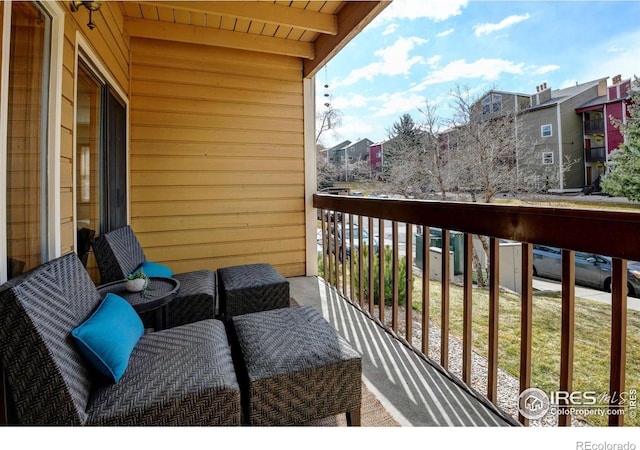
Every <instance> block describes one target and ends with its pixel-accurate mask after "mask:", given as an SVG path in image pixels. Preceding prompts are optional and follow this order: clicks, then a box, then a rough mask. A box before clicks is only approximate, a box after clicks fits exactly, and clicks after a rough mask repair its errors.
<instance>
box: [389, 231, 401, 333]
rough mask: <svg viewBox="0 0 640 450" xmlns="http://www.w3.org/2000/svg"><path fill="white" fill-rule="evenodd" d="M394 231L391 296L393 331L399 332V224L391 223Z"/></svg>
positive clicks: (392, 233) (392, 232)
mask: <svg viewBox="0 0 640 450" xmlns="http://www.w3.org/2000/svg"><path fill="white" fill-rule="evenodd" d="M391 226H392V231H391V236H392V242H393V243H392V245H391V252H392V254H393V258H392V264H391V274H392V275H391V277H392V280H391V283H392V286H393V290H392V294H391V329H392V330H393V331H395V332H396V333H397V332H398V300H399V299H398V296H399V295H398V291H399V290H400V280H399V278H400V275H399V273H398V272H399V267H398V266H399V262H400V261H399V259H400V256H399V255H398V222H391Z"/></svg>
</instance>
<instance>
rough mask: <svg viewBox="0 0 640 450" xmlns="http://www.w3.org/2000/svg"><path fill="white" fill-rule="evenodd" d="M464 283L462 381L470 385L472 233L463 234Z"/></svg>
mask: <svg viewBox="0 0 640 450" xmlns="http://www.w3.org/2000/svg"><path fill="white" fill-rule="evenodd" d="M463 248H464V283H463V287H462V289H463V291H464V292H463V299H462V309H463V310H462V381H464V382H465V383H466V384H467V385H469V386H471V350H472V349H473V332H472V325H473V235H472V234H469V233H465V234H464V246H463Z"/></svg>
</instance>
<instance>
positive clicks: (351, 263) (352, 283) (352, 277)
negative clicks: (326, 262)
mask: <svg viewBox="0 0 640 450" xmlns="http://www.w3.org/2000/svg"><path fill="white" fill-rule="evenodd" d="M353 231H354V228H353V214H349V248H350V253H351V254H350V256H349V296H350V298H351V301H355V297H356V290H355V284H356V272H355V270H354V269H355V263H354V258H355V254H356V253H359V250H360V249H361V248H362V247H358V251H357V252H356V250H355V246H354V245H353ZM358 233H360V234H362V230H360V229H358Z"/></svg>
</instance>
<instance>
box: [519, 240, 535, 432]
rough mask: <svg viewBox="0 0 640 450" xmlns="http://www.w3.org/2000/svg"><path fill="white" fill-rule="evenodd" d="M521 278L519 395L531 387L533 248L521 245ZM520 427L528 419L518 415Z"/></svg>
mask: <svg viewBox="0 0 640 450" xmlns="http://www.w3.org/2000/svg"><path fill="white" fill-rule="evenodd" d="M521 261H522V278H521V283H520V285H521V287H522V293H521V295H520V302H521V309H520V393H522V392H523V391H525V390H526V389H528V388H530V387H531V330H532V325H533V246H532V245H531V244H526V243H524V244H522V259H521ZM518 420H519V421H520V423H521V424H522V425H525V426H527V425H529V419H527V418H526V417H524V416H523V415H522V414H520V413H518Z"/></svg>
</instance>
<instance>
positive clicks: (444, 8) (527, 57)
mask: <svg viewBox="0 0 640 450" xmlns="http://www.w3.org/2000/svg"><path fill="white" fill-rule="evenodd" d="M618 74H619V75H622V79H623V80H624V79H628V78H633V77H634V76H636V75H637V76H640V1H628V0H627V1H568V0H567V1H552V2H551V1H527V0H522V1H478V0H394V1H393V3H391V5H390V6H388V7H387V8H386V9H385V10H384V11H383V12H382V13H381V14H380V15H379V16H378V17H377V18H376V19H374V21H373V22H371V23H370V24H369V25H368V26H367V27H366V28H365V29H364V30H363V31H362V32H361V33H360V34H359V35H358V36H356V37H355V38H354V39H353V40H352V41H351V42H350V43H349V44H347V46H345V48H344V49H342V50H341V51H340V53H338V54H337V55H336V56H335V57H334V58H333V59H332V60H331V61H329V63H328V64H327V65H326V66H325V67H324V68H323V69H321V70H320V71H319V72H318V73H317V75H316V96H317V108H316V109H317V112H318V113H322V111H323V109H324V108H325V106H324V103H325V102H326V101H327V99H328V100H329V102H330V104H331V106H332V107H333V108H334V109H336V110H338V112H339V115H340V117H341V124H340V126H338V127H334V128H333V129H331V130H329V131H327V132H325V133H323V134H322V136H321V139H320V142H321V143H323V144H324V145H325V146H326V147H332V146H333V145H336V144H338V143H340V142H342V141H344V140H350V141H352V142H356V141H358V140H360V139H364V138H368V139H370V140H371V141H373V142H381V141H384V140H386V139H387V138H388V136H389V131H390V130H391V128H392V126H393V124H394V123H395V122H399V120H400V117H401V116H402V115H403V114H405V113H408V114H410V115H411V116H412V118H413V120H414V122H416V123H417V124H420V123H422V122H424V121H425V118H424V115H423V114H422V113H421V112H420V109H422V110H424V108H425V105H426V104H427V103H426V102H429V104H430V105H431V106H433V107H435V111H436V112H435V114H436V115H437V116H438V117H441V118H443V119H445V120H446V119H447V118H451V114H452V112H451V108H450V106H449V105H450V103H451V97H450V92H451V91H452V90H453V89H455V88H462V89H463V90H464V91H467V90H468V92H469V93H470V95H471V96H472V97H473V98H477V97H480V96H482V95H483V94H484V93H486V92H487V91H489V90H491V89H496V90H500V91H507V92H517V93H522V94H527V95H530V94H533V93H535V92H536V86H539V85H541V84H543V83H547V86H548V87H550V88H551V89H552V90H554V89H562V88H566V87H569V86H574V85H576V83H584V82H587V81H592V80H597V79H601V78H606V77H608V78H609V79H608V84H611V80H612V78H613V77H614V76H616V75H618ZM325 85H328V86H329V87H328V88H325ZM325 94H328V95H329V97H326V96H325Z"/></svg>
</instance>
